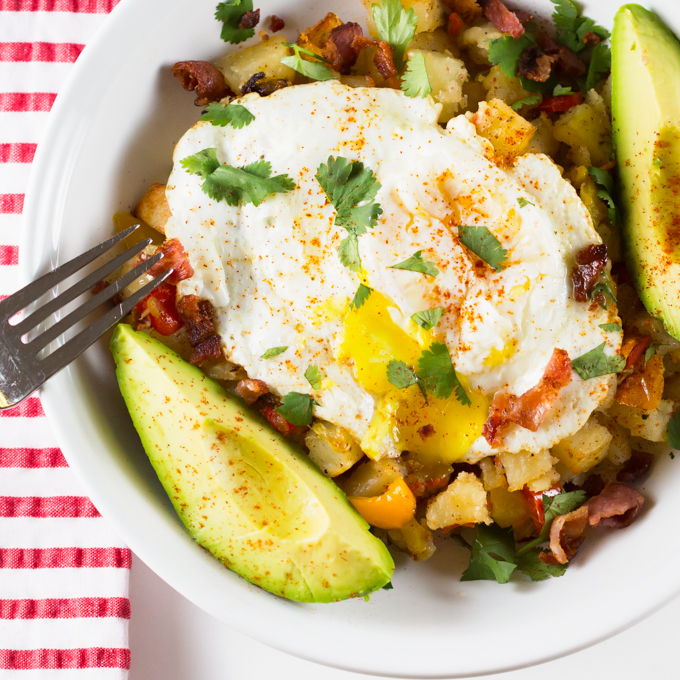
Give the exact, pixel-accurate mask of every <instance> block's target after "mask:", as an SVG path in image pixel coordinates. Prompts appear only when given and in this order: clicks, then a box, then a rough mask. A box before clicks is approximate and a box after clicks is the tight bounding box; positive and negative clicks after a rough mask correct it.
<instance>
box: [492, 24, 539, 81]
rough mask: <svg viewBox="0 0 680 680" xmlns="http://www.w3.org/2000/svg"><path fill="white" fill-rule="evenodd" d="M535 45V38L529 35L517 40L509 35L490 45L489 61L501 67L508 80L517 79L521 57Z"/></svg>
mask: <svg viewBox="0 0 680 680" xmlns="http://www.w3.org/2000/svg"><path fill="white" fill-rule="evenodd" d="M534 43H535V40H534V39H533V37H532V36H530V35H529V34H527V33H525V34H524V35H523V36H522V37H521V38H518V39H517V40H515V38H513V37H512V36H509V35H506V36H503V37H502V38H498V39H497V40H494V41H493V42H490V43H489V61H490V62H491V63H492V64H493V65H494V66H499V67H500V69H501V71H503V73H504V74H505V75H506V76H508V78H516V77H517V65H518V63H519V58H520V55H521V54H522V52H524V50H525V49H527V47H531V46H532V45H533V44H534Z"/></svg>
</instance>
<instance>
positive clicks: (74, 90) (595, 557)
mask: <svg viewBox="0 0 680 680" xmlns="http://www.w3.org/2000/svg"><path fill="white" fill-rule="evenodd" d="M256 4H258V5H260V6H262V9H263V12H262V16H263V17H266V16H268V15H269V14H277V15H279V16H282V17H284V18H285V20H286V23H287V28H286V30H285V31H284V32H285V33H286V34H287V35H288V37H289V39H295V37H296V30H295V29H298V28H303V27H305V26H307V25H310V24H312V23H314V21H316V20H317V19H319V18H321V17H322V16H323V15H324V14H325V12H326V11H328V10H330V9H333V6H334V5H335V9H336V10H337V8H338V3H333V2H331V1H330V0H328V1H323V0H317V1H315V0H263V1H262V3H256ZM342 4H345V3H342ZM516 4H518V5H519V4H521V3H520V1H519V0H517V2H516ZM586 4H587V6H586V8H585V11H586V13H587V14H588V15H589V16H592V17H593V18H595V19H597V20H599V21H600V22H602V23H603V24H604V25H606V26H611V23H612V18H613V15H614V12H615V11H616V9H617V8H618V4H619V3H618V2H615V1H614V0H599V1H597V2H595V1H594V0H593V1H592V2H588V3H586ZM215 5H216V0H124V1H123V2H122V3H121V4H120V5H119V6H118V7H117V8H116V9H115V10H114V11H113V13H112V14H111V16H110V18H109V19H108V20H107V22H106V24H105V25H104V27H103V30H102V31H101V32H100V33H99V35H98V36H97V38H96V39H95V40H94V41H93V42H92V44H91V45H89V46H88V47H87V48H86V50H85V51H84V53H83V55H82V56H81V58H80V59H79V60H78V63H77V64H76V65H75V67H74V68H73V72H72V75H71V78H70V80H69V81H68V84H67V85H66V86H65V87H64V89H63V91H62V92H61V94H60V95H59V97H58V98H57V101H56V104H55V106H54V109H53V111H52V114H51V116H50V121H49V124H48V128H47V131H46V132H45V135H44V138H43V141H42V142H41V143H40V146H39V148H38V153H37V156H36V160H35V164H34V169H33V174H32V181H31V186H30V189H29V191H28V196H27V201H26V206H25V224H24V229H23V234H22V245H21V256H22V266H23V274H24V276H25V279H26V280H29V279H32V278H34V277H35V276H37V275H38V274H40V273H43V272H45V271H46V270H48V269H50V268H51V267H53V266H55V265H56V264H57V263H60V262H63V261H65V260H68V259H70V258H71V257H73V256H75V255H76V254H78V253H80V252H82V251H84V250H85V249H87V248H89V247H91V246H92V245H94V244H95V243H98V242H99V241H102V240H103V239H104V238H105V237H107V236H109V235H110V234H111V230H112V226H111V216H112V215H113V213H114V212H116V211H118V210H128V209H130V207H131V206H132V205H133V204H134V202H135V201H136V200H137V198H138V197H139V196H140V193H141V192H143V191H144V190H145V188H146V187H147V186H148V184H149V183H151V182H154V181H157V182H165V180H166V179H167V176H168V173H169V171H170V167H171V156H172V150H173V145H174V143H175V142H176V141H177V140H178V139H179V138H180V136H181V135H182V134H183V133H184V132H185V130H186V129H188V128H189V127H190V126H191V125H192V124H193V123H194V122H195V121H196V120H197V118H198V115H199V111H198V109H196V108H195V107H194V106H193V95H192V94H188V93H186V92H184V91H182V90H181V88H180V87H179V85H178V83H177V82H176V81H175V79H174V78H173V77H172V75H171V74H170V69H169V67H170V66H171V65H172V64H173V63H175V62H176V61H180V60H182V59H210V58H215V57H217V56H218V55H220V54H222V53H224V52H225V51H226V50H227V49H231V48H229V47H228V46H227V45H225V44H224V43H222V42H221V41H220V39H219V25H218V24H217V23H216V22H215V21H214V19H213V12H214V9H215ZM346 5H347V7H345V8H343V9H342V10H339V11H340V14H341V15H342V18H343V19H345V20H356V21H360V22H362V23H363V21H364V10H363V7H362V6H361V4H360V2H359V0H350V1H348V2H347V3H346ZM523 6H524V7H528V8H529V9H534V10H535V9H536V8H537V7H538V8H540V9H541V10H542V11H543V13H544V14H546V15H547V14H549V12H550V8H551V5H550V4H549V3H548V0H535V2H529V3H525V4H524V5H523ZM653 8H654V9H656V10H657V11H660V12H661V13H662V14H664V13H665V19H666V20H668V21H669V22H670V24H671V25H673V24H675V28H677V29H680V16H679V15H678V13H677V12H674V13H673V9H675V0H654V2H653ZM672 14H674V15H675V16H674V17H673V16H671V15H672ZM673 19H674V21H673ZM300 123H301V122H300V121H295V122H293V121H292V124H300ZM43 403H44V405H45V410H46V411H47V415H48V417H49V419H50V422H51V424H52V426H53V428H54V430H55V432H56V435H57V438H58V440H59V443H60V445H61V447H62V448H63V450H64V454H65V456H66V458H67V459H68V461H69V464H70V465H71V467H72V468H73V470H74V471H75V473H76V474H77V475H78V476H79V478H80V479H81V481H82V483H83V484H84V486H85V488H86V489H87V491H88V493H89V494H90V495H91V497H92V500H93V501H94V503H95V505H96V506H97V507H98V508H99V510H100V511H101V512H102V514H103V515H104V516H105V517H106V518H108V520H109V521H110V522H111V523H112V524H113V525H114V527H115V528H116V529H117V530H118V531H119V533H120V535H121V536H122V537H123V538H124V540H125V541H126V542H127V543H128V545H129V546H130V547H131V548H132V549H133V550H134V551H135V552H136V553H137V554H138V555H139V556H140V557H141V559H142V560H144V561H145V562H146V563H147V564H148V565H149V566H150V567H151V568H152V569H153V570H154V571H155V572H156V573H157V574H159V575H160V576H161V577H162V578H163V579H164V580H165V581H167V582H168V583H169V584H170V585H171V586H173V587H174V588H176V589H177V590H178V591H179V592H180V593H182V594H183V595H184V596H186V597H187V598H188V599H190V600H191V601H193V602H194V603H196V604H197V605H198V606H199V607H202V608H203V609H204V610H206V611H207V612H209V613H211V614H213V615H214V616H216V617H217V618H219V619H221V620H222V621H224V622H226V623H228V624H230V625H232V626H233V627H234V628H237V629H238V630H240V631H242V632H244V633H246V634H248V635H250V636H252V637H253V638H256V639H257V640H260V641H261V642H264V643H266V644H268V645H271V646H272V647H276V648H278V649H280V650H283V651H286V652H289V653H291V654H295V655H297V656H300V657H303V658H305V659H309V660H312V661H317V662H319V663H323V664H327V665H330V666H335V667H338V668H343V669H347V670H353V671H359V672H364V673H373V674H381V675H390V676H400V677H418V678H434V677H464V676H470V675H476V674H485V673H492V672H498V671H505V670H511V669H516V668H521V667H525V666H528V665H531V664H536V663H540V662H543V661H548V660H550V659H554V658H556V657H559V656H562V655H565V654H568V653H571V652H575V651H577V650H579V649H582V648H584V647H587V646H588V645H592V644H594V643H596V642H598V641H600V640H603V639H604V638H606V637H609V636H611V635H613V634H615V633H617V632H619V631H621V630H623V629H624V628H627V627H628V626H630V625H632V624H633V623H635V622H636V621H639V620H640V619H641V618H643V617H645V616H647V615H649V614H650V613H651V612H653V611H654V610H655V609H657V608H659V607H660V606H662V605H663V604H664V603H666V602H668V601H669V600H670V599H671V598H672V597H674V596H675V595H676V593H677V592H678V590H679V589H680V571H679V570H678V569H677V564H678V561H679V559H680V542H678V541H676V540H675V539H674V537H675V536H676V534H677V518H678V516H680V471H678V469H677V466H678V465H679V464H680V463H679V462H678V461H675V462H673V461H671V460H670V459H667V458H666V459H663V460H660V461H658V462H657V463H656V464H655V466H654V468H653V472H652V475H651V477H650V478H649V479H648V480H647V482H646V483H645V484H644V487H643V489H642V490H643V493H644V494H645V495H646V497H647V499H648V503H647V505H646V507H645V510H644V513H643V514H642V516H641V517H640V518H639V520H638V521H637V522H636V523H635V524H633V526H631V527H630V528H628V529H625V530H623V531H606V530H604V531H599V532H597V533H598V537H597V539H595V538H594V537H591V538H589V540H588V541H587V543H586V544H585V546H584V549H583V550H582V552H581V553H580V554H579V556H578V558H577V559H576V561H575V563H574V564H573V565H572V566H571V567H570V568H569V571H568V572H567V574H566V576H564V577H563V578H559V579H550V580H547V581H544V582H542V583H536V584H532V583H521V584H520V583H515V584H508V585H504V586H500V585H497V584H495V583H490V582H472V583H460V582H459V580H458V577H459V575H460V572H461V570H462V569H463V567H464V565H465V562H466V560H467V555H468V553H467V552H466V551H465V550H464V549H462V548H460V547H458V546H457V545H456V544H455V543H454V541H443V542H442V544H441V545H440V546H439V548H438V550H437V552H436V554H435V556H434V557H433V558H432V559H431V560H429V561H428V562H425V563H422V564H418V563H414V562H412V561H411V560H410V559H408V558H406V557H404V556H403V555H401V554H399V555H397V556H396V562H397V571H396V574H395V577H394V590H391V591H381V592H379V593H377V594H375V595H373V596H372V597H371V600H370V602H364V601H363V600H358V601H350V602H342V603H338V604H331V605H300V604H294V603H291V602H287V601H284V600H281V599H278V598H276V597H274V596H272V595H269V594H268V593H266V592H264V591H261V590H259V589H257V588H255V587H253V586H251V585H249V584H248V583H246V582H245V581H243V580H241V579H240V578H239V577H237V576H236V575H234V574H233V573H232V572H230V571H228V570H227V569H225V568H224V567H222V566H221V564H220V563H219V562H217V561H216V560H214V559H213V558H212V557H211V556H210V555H209V554H208V553H207V552H205V551H204V550H202V549H201V548H199V547H198V546H197V545H196V544H195V543H194V542H193V541H192V540H191V539H190V538H189V536H188V534H187V533H186V531H185V530H184V528H183V527H182V525H181V523H180V522H179V520H178V518H177V516H176V515H175V513H174V511H173V509H172V507H171V505H170V503H169V501H168V499H167V497H166V495H165V493H164V492H163V489H162V488H161V485H160V484H159V482H158V481H157V479H156V476H155V474H154V471H153V469H152V468H151V466H150V464H149V463H148V461H147V459H146V456H145V454H144V451H143V450H142V447H141V445H140V443H139V440H138V438H137V435H136V434H135V431H134V429H133V427H132V424H131V422H130V419H129V417H128V414H127V412H126V409H125V406H124V404H123V400H122V399H121V397H120V394H119V392H118V388H117V386H116V381H115V378H114V371H113V363H112V360H111V357H110V355H109V353H108V349H107V344H106V342H105V341H102V342H100V343H99V344H98V345H96V346H95V347H93V348H92V349H90V350H89V351H88V352H87V353H86V354H85V355H84V356H82V357H81V358H80V359H79V360H78V361H77V362H75V363H74V364H73V365H72V366H71V367H70V368H68V369H67V370H65V371H63V372H62V373H61V374H60V375H58V376H57V377H55V378H54V379H53V380H52V381H51V382H50V383H49V384H48V385H47V386H46V388H45V389H44V392H43Z"/></svg>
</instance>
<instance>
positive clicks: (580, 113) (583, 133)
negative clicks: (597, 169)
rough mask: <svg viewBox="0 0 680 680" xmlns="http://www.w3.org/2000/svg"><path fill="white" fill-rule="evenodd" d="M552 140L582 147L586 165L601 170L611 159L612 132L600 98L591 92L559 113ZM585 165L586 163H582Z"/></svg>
mask: <svg viewBox="0 0 680 680" xmlns="http://www.w3.org/2000/svg"><path fill="white" fill-rule="evenodd" d="M553 134H554V135H555V139H556V140H557V141H559V142H564V143H565V144H568V145H569V146H571V147H585V149H587V151H588V153H589V155H590V164H591V165H596V166H602V165H605V164H606V163H608V162H609V161H610V160H611V157H612V128H611V123H610V121H609V114H608V113H607V108H606V106H605V103H604V100H603V99H602V97H601V96H600V95H599V94H597V92H595V90H591V91H590V92H589V93H588V95H587V97H586V101H585V102H584V103H583V104H578V105H577V106H574V107H572V108H571V109H569V111H566V112H565V113H563V114H562V115H561V116H560V117H559V119H558V120H557V122H556V123H555V130H554V133H553ZM582 165H586V163H585V162H584V163H582Z"/></svg>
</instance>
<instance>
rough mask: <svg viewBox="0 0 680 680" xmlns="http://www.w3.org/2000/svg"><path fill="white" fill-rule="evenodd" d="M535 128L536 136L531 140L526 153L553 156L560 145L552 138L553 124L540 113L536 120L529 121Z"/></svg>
mask: <svg viewBox="0 0 680 680" xmlns="http://www.w3.org/2000/svg"><path fill="white" fill-rule="evenodd" d="M531 124H532V125H533V126H534V127H535V128H536V134H535V135H534V136H533V137H532V138H531V141H530V142H529V146H527V149H526V153H544V154H545V155H546V156H551V157H552V156H555V155H556V154H557V152H558V151H559V148H560V143H559V142H558V141H557V140H556V139H555V137H554V136H553V122H552V121H551V120H550V118H548V116H546V115H545V113H542V114H541V115H540V116H539V117H538V118H535V119H534V120H532V121H531Z"/></svg>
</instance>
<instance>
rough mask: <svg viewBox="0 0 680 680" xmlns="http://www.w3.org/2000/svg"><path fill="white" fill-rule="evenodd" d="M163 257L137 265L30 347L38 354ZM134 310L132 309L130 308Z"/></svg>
mask: <svg viewBox="0 0 680 680" xmlns="http://www.w3.org/2000/svg"><path fill="white" fill-rule="evenodd" d="M162 257H163V253H160V252H159V253H156V254H155V255H154V256H153V257H150V258H149V259H148V260H144V262H142V263H141V264H139V265H137V266H136V267H135V268H134V269H132V270H131V271H129V272H128V273H127V274H125V276H121V278H119V279H117V280H116V281H114V282H113V283H112V284H111V285H110V286H107V287H106V288H104V290H102V291H100V292H99V293H97V294H96V295H93V296H92V297H91V298H90V299H89V300H86V302H85V303H84V304H82V305H81V306H80V307H78V309H74V310H73V311H72V312H71V313H70V314H68V315H67V316H65V317H64V318H63V319H61V320H60V321H59V322H58V323H55V324H54V326H50V328H48V329H47V330H46V331H45V332H44V333H41V334H40V335H38V336H36V337H35V338H34V339H33V340H31V342H29V343H28V346H29V347H30V348H31V349H33V348H35V353H36V354H37V353H38V352H40V351H41V350H42V349H43V348H45V347H47V345H49V344H50V342H52V340H55V339H56V338H58V337H59V336H60V335H61V334H62V333H64V332H66V331H67V330H68V329H69V328H71V326H73V325H74V324H76V323H78V321H80V320H81V319H84V318H85V317H86V316H87V315H88V314H89V313H90V312H92V311H94V310H95V309H97V307H99V305H101V304H102V302H106V300H110V299H111V298H112V297H114V296H115V295H117V294H118V293H119V292H120V291H121V290H123V288H125V287H126V286H129V285H130V284H131V283H132V282H133V281H135V280H136V279H138V278H139V277H140V276H142V275H143V274H144V273H146V272H147V271H148V270H149V269H151V267H153V265H154V264H156V262H158V261H159V260H160V259H161V258H162ZM130 309H132V307H131V308H130Z"/></svg>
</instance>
